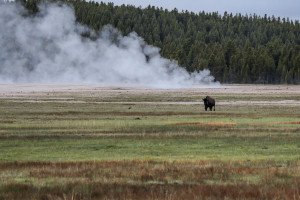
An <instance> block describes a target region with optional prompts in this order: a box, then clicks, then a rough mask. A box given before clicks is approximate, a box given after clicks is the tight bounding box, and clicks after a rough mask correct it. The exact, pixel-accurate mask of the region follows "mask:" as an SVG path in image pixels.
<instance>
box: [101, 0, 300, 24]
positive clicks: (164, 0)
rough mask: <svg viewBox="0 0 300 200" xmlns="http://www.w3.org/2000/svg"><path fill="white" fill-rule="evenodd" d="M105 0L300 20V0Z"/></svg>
mask: <svg viewBox="0 0 300 200" xmlns="http://www.w3.org/2000/svg"><path fill="white" fill-rule="evenodd" d="M96 1H101V0H96ZM102 1H103V2H113V3H114V4H115V5H122V4H125V5H127V4H131V5H136V6H142V7H146V6H148V5H149V4H150V5H154V6H158V7H163V8H167V9H169V10H172V9H174V8H175V7H176V8H177V9H178V10H179V11H182V10H188V11H193V12H195V13H198V12H200V11H203V10H204V11H205V12H215V11H218V12H219V13H220V14H222V15H223V13H224V11H227V12H228V13H233V14H236V13H242V14H243V15H245V14H248V15H249V14H253V13H256V14H257V15H260V16H264V14H267V15H269V16H272V15H274V16H275V17H281V18H283V17H285V18H287V17H289V18H290V19H292V20H295V19H296V20H300V0H251V1H249V0H247V1H243V0H102Z"/></svg>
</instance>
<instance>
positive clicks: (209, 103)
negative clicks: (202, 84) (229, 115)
mask: <svg viewBox="0 0 300 200" xmlns="http://www.w3.org/2000/svg"><path fill="white" fill-rule="evenodd" d="M203 102H204V106H205V111H207V108H209V109H210V111H211V110H212V107H214V111H215V110H216V106H215V100H214V99H213V98H211V97H210V96H207V97H205V98H204V99H203Z"/></svg>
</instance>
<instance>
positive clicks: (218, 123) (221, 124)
mask: <svg viewBox="0 0 300 200" xmlns="http://www.w3.org/2000/svg"><path fill="white" fill-rule="evenodd" d="M171 125H202V126H236V123H225V122H215V123H202V122H191V123H174V124H171Z"/></svg>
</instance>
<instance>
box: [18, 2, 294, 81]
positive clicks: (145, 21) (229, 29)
mask: <svg viewBox="0 0 300 200" xmlns="http://www.w3.org/2000/svg"><path fill="white" fill-rule="evenodd" d="M21 1H23V3H24V4H25V5H26V6H27V8H29V9H30V10H31V11H33V12H36V11H37V6H36V1H38V0H27V1H26V0H21ZM63 1H65V2H67V3H69V4H72V6H73V7H74V9H75V13H76V17H77V20H78V22H80V23H83V24H86V25H87V26H89V27H91V28H93V29H94V30H96V31H100V30H101V28H102V27H103V26H104V25H107V24H111V25H113V26H114V27H116V28H117V29H119V30H120V31H121V32H122V33H123V34H124V35H126V34H128V33H130V32H132V31H135V32H137V34H138V35H140V36H141V37H143V38H144V39H145V41H146V42H147V43H148V44H151V45H154V46H158V47H160V48H161V54H162V56H164V57H166V58H169V59H174V60H177V61H178V63H179V64H180V65H181V66H182V67H185V68H186V69H187V70H188V71H190V72H193V71H199V70H203V69H205V68H206V69H209V70H210V71H211V73H212V75H213V76H214V77H215V78H216V80H217V81H220V82H221V83H264V84H282V83H288V84H299V83H300V24H299V21H292V20H289V19H285V18H283V19H281V18H279V17H278V18H276V17H274V16H272V17H270V16H267V15H265V16H263V17H261V16H257V15H246V16H243V15H241V14H236V15H232V14H230V13H226V12H225V13H224V14H223V15H220V14H219V13H217V12H215V13H205V12H200V13H193V12H189V11H182V12H179V11H178V10H177V9H174V10H172V11H169V10H166V9H163V8H157V7H154V6H148V7H147V8H144V9H143V8H141V7H134V6H130V5H122V6H115V5H114V4H113V3H108V4H105V3H103V2H101V3H98V2H93V1H91V2H85V1H80V0H63ZM60 2H62V1H60Z"/></svg>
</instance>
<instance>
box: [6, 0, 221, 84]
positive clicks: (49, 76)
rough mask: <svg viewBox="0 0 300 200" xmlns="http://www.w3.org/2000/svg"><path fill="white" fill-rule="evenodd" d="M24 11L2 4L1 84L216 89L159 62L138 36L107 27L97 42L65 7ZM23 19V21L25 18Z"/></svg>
mask: <svg viewBox="0 0 300 200" xmlns="http://www.w3.org/2000/svg"><path fill="white" fill-rule="evenodd" d="M24 13H26V12H25V10H24V8H22V7H21V6H17V5H16V4H15V3H13V4H1V3H0V83H101V84H106V85H120V84H122V85H124V84H128V85H140V86H149V87H159V88H180V87H191V86H201V85H210V86H216V85H218V84H219V83H216V82H214V78H213V77H212V76H211V75H210V72H209V71H208V70H204V71H201V72H199V73H198V72H195V73H192V74H189V73H188V72H187V71H186V70H185V69H183V68H182V67H180V66H178V65H177V63H176V62H175V61H170V60H168V59H165V58H162V57H161V56H160V54H159V48H156V47H153V46H149V45H147V44H146V43H145V42H144V40H143V39H142V38H141V37H139V36H138V35H137V34H136V33H131V34H129V35H128V36H122V35H121V34H120V33H119V32H118V31H117V30H116V29H114V28H113V27H111V26H106V27H104V28H103V30H102V32H101V33H100V34H99V36H97V37H96V38H97V39H96V40H91V39H88V38H83V37H82V34H84V33H86V32H92V31H91V30H88V28H86V27H85V26H82V25H79V24H78V23H77V22H76V19H75V15H74V10H73V9H72V8H70V7H68V6H67V5H56V4H47V5H42V6H40V12H39V13H38V15H36V16H34V17H28V16H27V17H26V14H24ZM24 15H25V16H24Z"/></svg>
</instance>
